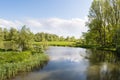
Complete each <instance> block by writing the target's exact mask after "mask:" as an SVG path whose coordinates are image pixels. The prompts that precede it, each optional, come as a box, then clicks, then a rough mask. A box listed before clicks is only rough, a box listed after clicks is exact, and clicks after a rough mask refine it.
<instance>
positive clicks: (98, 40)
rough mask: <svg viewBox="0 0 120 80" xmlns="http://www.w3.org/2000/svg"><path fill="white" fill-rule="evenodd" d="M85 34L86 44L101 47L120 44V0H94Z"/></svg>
mask: <svg viewBox="0 0 120 80" xmlns="http://www.w3.org/2000/svg"><path fill="white" fill-rule="evenodd" d="M88 18H89V20H88V22H87V23H86V24H87V26H88V28H89V30H88V32H87V33H84V34H83V37H84V44H87V45H99V46H101V47H117V46H119V45H120V0H93V2H92V5H91V8H90V11H89V15H88Z"/></svg>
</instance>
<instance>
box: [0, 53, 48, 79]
mask: <svg viewBox="0 0 120 80" xmlns="http://www.w3.org/2000/svg"><path fill="white" fill-rule="evenodd" d="M0 59H1V60H0V80H6V79H8V80H9V79H10V78H12V77H15V76H16V75H17V74H18V73H22V72H27V71H31V70H32V69H34V68H36V67H40V66H43V65H44V64H46V63H47V61H48V56H47V55H46V54H44V53H35V52H34V53H33V52H31V51H23V52H13V51H7V52H0Z"/></svg>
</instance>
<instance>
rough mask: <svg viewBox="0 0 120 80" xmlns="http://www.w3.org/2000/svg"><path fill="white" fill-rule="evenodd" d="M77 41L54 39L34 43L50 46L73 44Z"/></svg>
mask: <svg viewBox="0 0 120 80" xmlns="http://www.w3.org/2000/svg"><path fill="white" fill-rule="evenodd" d="M74 43H75V42H67V41H52V42H34V43H33V44H37V45H43V44H46V45H48V46H73V45H74Z"/></svg>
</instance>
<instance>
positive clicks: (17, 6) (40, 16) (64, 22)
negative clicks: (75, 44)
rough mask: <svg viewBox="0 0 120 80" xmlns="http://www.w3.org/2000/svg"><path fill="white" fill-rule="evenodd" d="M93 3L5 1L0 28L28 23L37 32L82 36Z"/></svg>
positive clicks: (53, 0) (0, 5) (38, 0)
mask: <svg viewBox="0 0 120 80" xmlns="http://www.w3.org/2000/svg"><path fill="white" fill-rule="evenodd" d="M91 2H92V0H89V1H86V0H82V1H81V0H65V1H64V0H60V1H58V0H51V1H49V0H44V1H41V0H26V1H23V0H21V1H15V0H12V1H8V0H4V1H1V3H0V9H1V13H0V22H1V23H0V27H2V28H10V27H14V28H17V29H20V28H21V27H22V26H23V25H26V26H27V27H28V28H30V30H31V31H32V32H34V33H37V32H45V33H52V34H56V35H58V36H64V37H67V36H75V37H76V38H80V36H82V32H86V31H87V27H85V22H86V21H87V15H88V12H89V8H90V5H91ZM6 5H7V6H6ZM21 5H22V6H21ZM31 5H32V6H31Z"/></svg>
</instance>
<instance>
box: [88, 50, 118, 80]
mask: <svg viewBox="0 0 120 80" xmlns="http://www.w3.org/2000/svg"><path fill="white" fill-rule="evenodd" d="M87 52H88V54H89V63H90V65H89V66H88V68H87V80H120V65H119V62H120V61H119V58H118V57H117V54H116V53H113V52H108V51H99V50H88V51H87Z"/></svg>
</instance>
